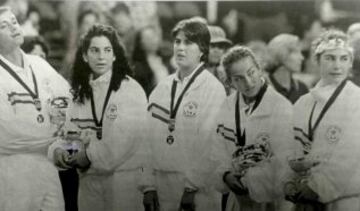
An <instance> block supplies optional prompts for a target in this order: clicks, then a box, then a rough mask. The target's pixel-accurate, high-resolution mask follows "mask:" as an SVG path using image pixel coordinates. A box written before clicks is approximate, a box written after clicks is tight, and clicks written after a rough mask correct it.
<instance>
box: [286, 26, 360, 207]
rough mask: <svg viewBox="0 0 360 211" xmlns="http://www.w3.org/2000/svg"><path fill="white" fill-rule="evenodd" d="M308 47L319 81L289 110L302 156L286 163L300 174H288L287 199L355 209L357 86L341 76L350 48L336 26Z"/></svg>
mask: <svg viewBox="0 0 360 211" xmlns="http://www.w3.org/2000/svg"><path fill="white" fill-rule="evenodd" d="M313 50H314V56H315V59H316V62H317V64H318V67H319V71H320V76H321V79H320V81H319V82H318V83H317V85H316V86H315V87H314V88H313V89H312V90H311V91H310V93H309V94H307V95H304V96H303V97H301V98H300V99H299V101H298V102H297V103H296V104H295V110H294V115H295V116H294V121H295V127H294V132H295V139H296V141H297V142H299V143H302V144H303V146H304V155H303V157H302V158H301V160H300V161H298V162H297V164H296V166H295V165H293V166H292V167H293V168H294V169H295V170H299V171H301V172H303V173H304V172H305V174H302V177H301V178H300V179H299V175H300V174H298V175H295V176H294V177H293V178H289V179H291V180H292V181H290V182H292V183H289V184H293V188H291V189H289V188H285V190H286V192H287V199H289V200H291V201H293V202H294V203H295V204H296V208H297V210H329V211H340V210H349V211H351V210H359V209H360V203H359V201H360V165H359V160H360V153H359V151H360V142H359V140H360V130H359V128H358V125H359V124H358V122H359V119H360V104H359V102H358V101H359V99H360V89H359V88H358V87H357V86H355V85H354V84H353V83H352V82H350V81H348V80H347V76H348V73H349V70H350V69H351V66H352V60H353V51H352V48H351V47H350V45H349V42H348V40H347V36H346V35H345V34H344V33H343V32H341V31H337V30H329V31H326V32H324V33H323V34H321V35H320V37H319V38H318V39H317V40H315V41H314V43H313ZM290 164H291V163H290ZM304 175H305V176H304ZM288 187H289V186H288Z"/></svg>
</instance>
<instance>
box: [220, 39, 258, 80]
mask: <svg viewBox="0 0 360 211" xmlns="http://www.w3.org/2000/svg"><path fill="white" fill-rule="evenodd" d="M245 58H250V59H251V60H252V61H253V62H254V64H255V66H256V68H257V69H259V70H262V69H261V66H260V63H259V61H258V60H257V58H256V57H255V54H254V52H253V51H252V50H251V49H250V48H248V47H246V46H241V45H236V46H234V47H232V48H230V49H229V50H228V52H226V53H225V54H224V56H223V58H222V65H223V66H224V69H225V72H226V75H227V77H228V79H230V67H231V65H233V64H234V63H235V62H237V61H241V60H243V59H245Z"/></svg>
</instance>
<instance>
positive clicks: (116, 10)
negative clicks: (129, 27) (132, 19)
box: [111, 2, 130, 15]
mask: <svg viewBox="0 0 360 211" xmlns="http://www.w3.org/2000/svg"><path fill="white" fill-rule="evenodd" d="M121 12H124V13H126V14H127V15H130V9H129V7H128V6H127V5H126V4H125V3H124V2H119V3H117V4H116V5H115V6H114V7H113V8H112V9H111V14H113V15H114V14H118V13H121Z"/></svg>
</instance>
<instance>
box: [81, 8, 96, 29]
mask: <svg viewBox="0 0 360 211" xmlns="http://www.w3.org/2000/svg"><path fill="white" fill-rule="evenodd" d="M87 15H94V16H95V18H96V19H97V20H99V14H98V13H97V12H96V11H95V10H93V9H87V10H84V11H82V12H80V14H79V16H78V19H77V24H78V26H80V24H82V22H83V20H84V18H85V17H86V16H87Z"/></svg>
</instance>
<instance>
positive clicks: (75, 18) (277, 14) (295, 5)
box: [0, 0, 360, 86]
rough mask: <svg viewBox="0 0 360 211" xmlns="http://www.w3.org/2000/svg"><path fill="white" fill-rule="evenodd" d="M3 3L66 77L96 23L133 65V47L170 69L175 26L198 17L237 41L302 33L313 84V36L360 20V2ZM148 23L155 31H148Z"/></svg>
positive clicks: (306, 70) (0, 0) (33, 0)
mask: <svg viewBox="0 0 360 211" xmlns="http://www.w3.org/2000/svg"><path fill="white" fill-rule="evenodd" d="M0 4H1V5H7V6H10V7H12V8H13V10H14V12H15V13H16V15H17V17H18V19H19V21H20V23H21V25H22V27H23V29H24V32H25V34H26V35H27V36H28V37H29V39H30V40H31V39H32V37H39V36H40V38H41V42H43V43H45V45H44V46H43V47H42V48H45V49H41V48H40V51H41V50H43V51H46V52H45V55H44V57H45V58H47V60H48V61H49V62H50V63H51V64H52V65H53V67H54V68H55V69H56V70H57V71H59V72H60V73H61V74H62V75H63V76H64V77H65V78H67V79H69V77H70V75H71V70H70V69H71V63H72V60H73V58H74V54H75V52H74V51H75V50H76V46H77V44H78V42H79V40H80V38H81V35H82V34H83V33H84V32H86V30H87V29H88V28H89V27H90V26H91V25H93V24H95V23H106V24H110V25H112V26H114V27H115V28H116V29H117V30H118V32H119V36H120V37H121V40H122V42H123V44H124V46H125V47H126V50H127V54H128V58H129V60H130V61H134V62H133V63H134V64H135V63H136V59H134V55H135V56H136V55H137V54H136V53H135V54H134V50H135V49H139V48H140V50H141V49H143V51H151V50H153V51H157V52H159V55H161V57H162V59H163V61H165V62H164V66H166V67H168V65H169V64H170V63H171V61H170V58H171V56H172V40H171V29H172V28H173V27H174V25H175V24H176V23H177V22H178V21H179V20H181V19H184V18H189V17H194V16H197V17H198V18H200V19H203V20H204V21H206V22H207V23H209V24H211V25H218V26H221V27H222V28H223V29H224V31H225V32H226V36H227V38H228V39H230V40H231V41H232V42H233V43H234V44H246V43H249V42H250V41H256V42H258V43H260V44H261V43H262V44H265V46H266V44H267V43H268V41H269V40H271V39H272V38H273V37H274V36H276V35H278V34H280V33H291V34H294V35H297V36H298V37H300V39H301V46H302V53H303V55H304V57H305V59H304V61H303V68H302V71H301V73H302V74H303V78H304V81H305V82H307V83H308V84H309V86H311V83H313V81H312V80H313V79H311V77H310V79H307V74H310V75H311V74H312V71H313V70H312V67H311V61H310V60H309V59H308V58H309V49H310V43H311V41H312V40H313V39H314V37H316V36H317V35H318V34H319V33H320V32H321V31H322V29H323V28H324V27H337V28H340V29H342V30H344V31H345V32H346V30H347V28H348V27H349V25H350V24H352V23H355V22H359V21H360V1H359V0H300V1H299V0H296V1H295V0H281V1H276V0H266V1H256V0H253V1H250V0H249V1H220V0H219V1H215V0H212V1H195V2H193V1H127V2H126V1H125V2H124V1H58V0H56V1H52V0H48V1H44V0H42V1H37V0H7V1H6V0H0ZM147 27H148V28H149V27H150V28H151V29H152V30H151V32H149V30H147V31H146V30H143V29H144V28H147ZM144 31H146V33H145V32H144ZM149 33H150V35H149ZM151 33H152V34H151ZM154 37H155V38H156V39H152V38H154ZM260 47H261V45H260ZM30 50H31V49H30ZM28 51H29V50H28ZM265 63H266V62H265Z"/></svg>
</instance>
